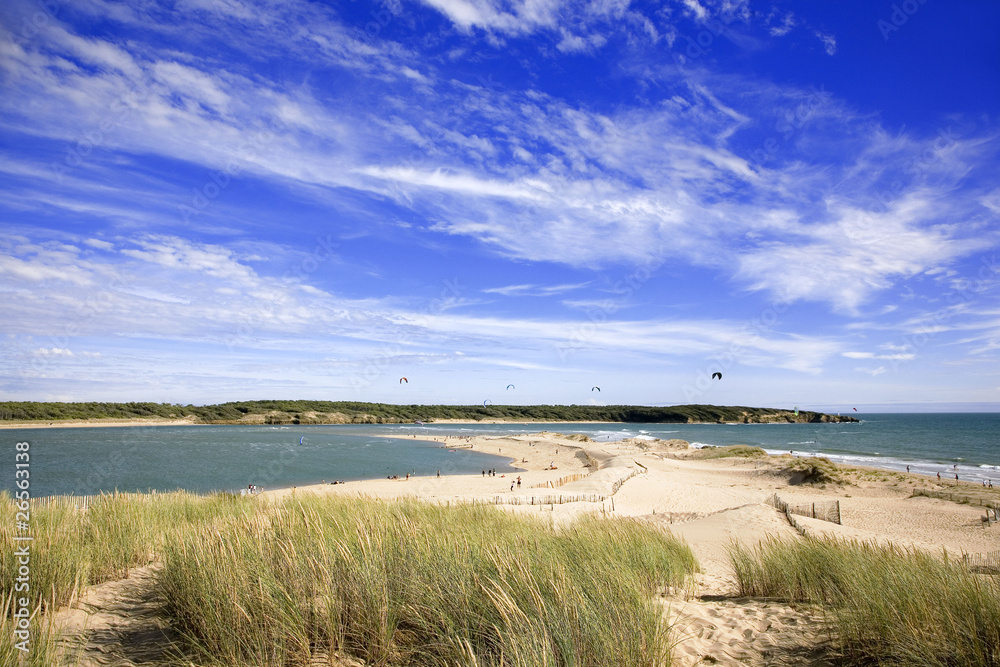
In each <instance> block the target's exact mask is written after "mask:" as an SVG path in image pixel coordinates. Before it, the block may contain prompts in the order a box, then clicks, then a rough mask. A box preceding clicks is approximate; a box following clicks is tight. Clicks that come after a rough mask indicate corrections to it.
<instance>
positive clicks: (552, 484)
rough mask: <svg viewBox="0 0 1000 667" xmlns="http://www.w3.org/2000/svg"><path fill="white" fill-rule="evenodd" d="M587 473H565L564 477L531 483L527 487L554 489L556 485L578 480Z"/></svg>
mask: <svg viewBox="0 0 1000 667" xmlns="http://www.w3.org/2000/svg"><path fill="white" fill-rule="evenodd" d="M588 474H589V473H579V472H578V473H575V474H573V475H566V476H565V477H560V478H559V479H557V480H550V481H548V482H540V483H538V484H532V485H531V486H529V487H528V488H529V489H554V488H556V487H559V486H562V485H563V484H569V483H570V482H578V481H580V480H581V479H583V478H584V477H586V476H587V475H588Z"/></svg>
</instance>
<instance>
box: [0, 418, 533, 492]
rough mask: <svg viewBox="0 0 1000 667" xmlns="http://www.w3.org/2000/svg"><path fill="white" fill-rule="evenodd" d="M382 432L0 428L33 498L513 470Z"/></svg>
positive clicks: (10, 481) (480, 456) (0, 470)
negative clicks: (20, 455) (23, 465)
mask: <svg viewBox="0 0 1000 667" xmlns="http://www.w3.org/2000/svg"><path fill="white" fill-rule="evenodd" d="M387 432H389V431H385V430H383V431H380V432H376V431H375V430H372V429H369V430H366V429H364V428H358V427H356V426H353V427H346V428H345V427H342V426H336V425H331V426H281V427H278V426H273V427H272V426H144V427H135V428H133V427H111V428H45V429H9V430H8V429H4V430H0V443H2V446H0V450H2V451H3V452H5V453H6V455H5V456H4V458H5V459H6V460H7V461H8V462H9V463H8V465H7V466H6V471H4V466H2V465H0V475H2V477H3V483H2V484H0V489H7V490H9V491H13V490H14V488H15V486H14V480H15V477H14V475H15V470H16V468H15V458H14V454H15V443H17V442H27V443H28V444H29V450H28V451H29V454H30V461H29V465H30V467H29V468H28V470H29V471H30V477H29V480H30V492H31V495H32V496H33V497H41V496H50V495H93V494H98V493H102V492H110V491H114V490H118V491H150V490H157V491H172V490H176V489H185V490H188V491H194V492H199V493H206V492H210V491H236V490H239V489H245V488H246V487H247V485H248V484H255V485H257V486H261V487H264V488H278V487H287V486H301V485H306V484H318V483H322V482H324V481H325V482H333V481H352V480H358V479H375V478H385V477H388V476H390V475H398V476H399V477H400V478H401V479H405V476H406V473H412V474H415V475H418V476H430V475H436V474H437V471H439V470H440V471H441V474H442V475H445V474H462V473H479V472H480V471H481V470H483V469H488V468H495V469H496V470H497V472H498V473H500V474H502V473H504V472H513V471H514V468H511V467H510V466H509V465H507V462H508V459H504V458H500V457H498V456H490V455H488V454H486V453H485V452H480V451H475V450H469V449H462V448H449V447H443V446H441V444H440V443H436V442H430V441H427V440H420V439H419V438H410V439H405V440H400V439H396V438H386V437H383V436H384V434H385V433H387Z"/></svg>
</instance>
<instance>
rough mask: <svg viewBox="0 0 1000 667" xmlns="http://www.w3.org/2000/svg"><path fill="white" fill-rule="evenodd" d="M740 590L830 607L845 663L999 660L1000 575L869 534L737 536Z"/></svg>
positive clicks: (733, 552) (970, 666)
mask: <svg viewBox="0 0 1000 667" xmlns="http://www.w3.org/2000/svg"><path fill="white" fill-rule="evenodd" d="M730 563H731V564H732V567H733V570H734V572H735V574H736V579H737V582H738V584H739V587H740V592H741V594H743V595H751V596H764V597H777V598H783V599H787V600H792V601H805V602H815V603H819V604H821V605H823V606H824V607H825V608H826V609H828V610H829V613H830V615H831V618H832V619H833V621H834V625H835V627H836V635H837V638H838V641H839V642H840V644H841V650H842V652H843V655H844V658H845V662H846V664H850V665H898V666H900V667H903V666H908V667H909V666H912V667H987V666H991V667H996V665H1000V580H998V579H997V578H996V577H991V576H986V575H981V574H975V573H972V572H970V571H969V570H968V569H967V568H965V567H963V566H962V565H961V564H960V563H956V562H954V561H949V560H948V559H947V558H945V557H938V556H935V555H933V554H928V553H925V552H922V551H917V550H907V549H900V548H898V547H893V546H885V545H877V544H874V543H868V542H857V541H837V540H820V539H806V540H798V541H794V542H786V541H780V540H768V541H765V542H762V543H760V544H758V546H757V547H756V548H754V549H747V548H745V547H743V546H741V545H738V544H734V545H732V546H731V547H730Z"/></svg>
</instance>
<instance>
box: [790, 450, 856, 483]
mask: <svg viewBox="0 0 1000 667" xmlns="http://www.w3.org/2000/svg"><path fill="white" fill-rule="evenodd" d="M781 472H782V473H784V474H786V475H788V478H789V479H788V481H789V483H791V484H843V483H846V478H845V477H844V474H843V471H842V470H841V469H840V468H839V467H838V466H837V464H836V463H834V462H833V461H831V460H830V459H828V458H826V457H825V456H805V457H800V458H795V459H793V460H792V461H790V462H789V463H788V465H787V466H785V467H784V468H783V469H782V471H781Z"/></svg>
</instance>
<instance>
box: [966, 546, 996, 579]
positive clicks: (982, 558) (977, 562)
mask: <svg viewBox="0 0 1000 667" xmlns="http://www.w3.org/2000/svg"><path fill="white" fill-rule="evenodd" d="M962 564H963V565H965V566H966V567H968V568H969V569H970V570H972V571H973V572H977V573H980V574H1000V551H990V552H988V553H985V554H962Z"/></svg>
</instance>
